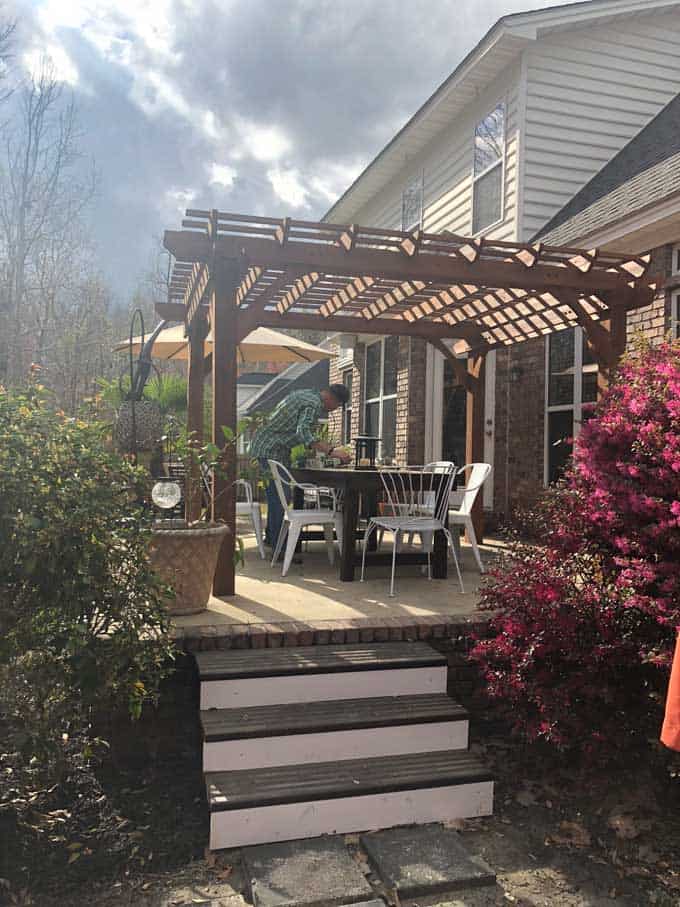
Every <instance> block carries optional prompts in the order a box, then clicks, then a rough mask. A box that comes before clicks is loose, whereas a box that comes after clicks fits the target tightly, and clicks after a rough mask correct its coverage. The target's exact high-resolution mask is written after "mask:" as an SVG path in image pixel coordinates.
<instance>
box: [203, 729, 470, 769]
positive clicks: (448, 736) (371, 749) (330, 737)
mask: <svg viewBox="0 0 680 907" xmlns="http://www.w3.org/2000/svg"><path fill="white" fill-rule="evenodd" d="M467 745H468V722H467V721H442V722H432V723H429V724H410V725H402V726H399V727H377V728H361V729H357V730H348V731H330V732H321V733H314V734H290V735H286V736H285V737H255V738H253V739H247V740H222V741H214V742H209V743H204V744H203V771H204V772H220V771H232V770H239V769H249V768H273V767H274V766H277V765H301V764H303V763H307V762H332V761H338V760H341V759H362V758H367V759H369V758H371V757H373V756H397V755H400V754H406V753H428V752H437V751H439V750H457V749H466V747H467Z"/></svg>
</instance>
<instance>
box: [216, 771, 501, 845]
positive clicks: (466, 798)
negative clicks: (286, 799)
mask: <svg viewBox="0 0 680 907" xmlns="http://www.w3.org/2000/svg"><path fill="white" fill-rule="evenodd" d="M492 810H493V781H481V782H473V783H470V784H456V785H453V786H449V787H436V788H428V789H421V790H407V791H403V790H400V791H394V792H392V793H386V794H371V795H367V796H361V797H345V798H339V799H337V800H315V801H307V802H300V803H286V804H280V805H276V806H263V807H255V808H252V809H238V810H225V811H220V812H213V813H212V814H211V816H210V848H211V850H219V849H221V848H227V847H244V846H248V845H250V844H269V843H274V842H275V841H291V840H295V839H298V838H316V837H318V836H319V835H325V834H329V835H333V834H350V833H351V832H358V831H373V830H376V829H380V828H391V827H393V826H397V825H423V824H426V823H428V822H444V821H451V820H454V819H469V818H473V817H475V816H489V815H491V813H492Z"/></svg>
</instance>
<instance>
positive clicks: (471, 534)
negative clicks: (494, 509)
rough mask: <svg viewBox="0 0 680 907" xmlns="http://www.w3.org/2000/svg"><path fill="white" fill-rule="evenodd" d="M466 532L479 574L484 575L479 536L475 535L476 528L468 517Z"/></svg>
mask: <svg viewBox="0 0 680 907" xmlns="http://www.w3.org/2000/svg"><path fill="white" fill-rule="evenodd" d="M465 531H466V532H467V537H468V539H469V540H470V544H471V545H472V553H473V554H474V556H475V560H476V561H477V566H478V567H479V572H480V573H484V564H483V563H482V556H481V554H480V553H479V545H478V544H477V536H476V535H475V527H474V524H473V522H472V518H471V517H468V518H467V519H466V520H465Z"/></svg>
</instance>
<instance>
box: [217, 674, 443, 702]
mask: <svg viewBox="0 0 680 907" xmlns="http://www.w3.org/2000/svg"><path fill="white" fill-rule="evenodd" d="M446 672H447V668H446V665H441V666H433V667H423V668H396V669H392V668H390V669H387V670H375V671H342V672H336V673H330V674H313V675H303V674H294V675H292V676H284V677H250V678H238V679H234V680H209V681H205V680H204V681H202V682H201V709H233V708H251V707H254V706H259V705H283V704H285V703H291V702H330V701H332V700H334V699H369V698H371V697H374V696H409V695H418V694H420V693H445V692H446Z"/></svg>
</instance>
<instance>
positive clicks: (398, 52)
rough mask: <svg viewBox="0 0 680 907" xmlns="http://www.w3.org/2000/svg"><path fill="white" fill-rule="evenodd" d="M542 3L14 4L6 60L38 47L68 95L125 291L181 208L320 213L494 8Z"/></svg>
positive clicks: (104, 235)
mask: <svg viewBox="0 0 680 907" xmlns="http://www.w3.org/2000/svg"><path fill="white" fill-rule="evenodd" d="M546 5H550V4H549V3H548V2H546V0H32V2H30V0H14V9H15V15H16V16H17V19H18V25H19V28H18V34H17V39H16V46H15V67H17V68H20V67H24V68H31V67H35V66H36V65H37V64H38V63H39V61H40V59H41V57H42V56H43V55H44V54H49V55H50V57H51V58H52V60H53V64H54V66H55V68H56V71H57V74H58V75H59V77H60V78H61V79H63V80H64V81H65V82H67V83H68V85H69V86H70V88H71V89H72V90H73V91H74V93H75V95H76V99H77V102H78V106H79V110H80V123H81V128H82V131H83V145H84V149H85V151H86V152H87V153H88V154H89V155H91V156H93V157H94V159H95V161H96V165H97V168H98V171H99V173H100V191H99V194H98V197H97V199H96V202H95V210H94V211H93V214H94V217H93V230H94V234H95V240H96V242H97V245H98V249H99V256H98V257H99V260H100V262H101V266H102V269H103V270H104V272H105V274H106V275H107V277H108V278H109V280H110V281H111V283H112V284H113V286H114V287H115V289H116V291H117V294H118V296H119V298H120V299H121V301H123V302H124V301H126V299H127V297H128V296H129V294H130V292H131V290H132V289H133V288H134V286H135V285H136V284H137V282H138V280H139V277H140V274H141V273H142V272H143V270H144V269H145V268H147V267H148V266H149V264H150V262H151V260H152V258H153V250H154V244H155V241H156V240H157V238H158V237H159V236H160V235H161V234H162V231H163V229H164V228H165V227H177V226H178V225H179V221H180V217H181V214H182V212H183V209H184V208H185V207H187V206H194V207H201V208H208V207H217V208H220V209H222V210H230V211H240V212H247V213H260V214H271V215H282V214H293V215H296V216H298V217H316V216H320V215H322V214H323V213H324V212H325V211H326V210H327V209H328V208H329V207H330V205H331V203H332V202H333V201H334V200H335V198H336V197H337V196H338V195H339V194H340V193H341V192H342V191H343V190H344V189H345V188H346V187H347V185H348V184H349V183H350V182H351V180H352V179H353V178H354V176H356V175H357V174H358V173H359V172H360V170H361V169H362V168H363V167H364V166H365V165H366V164H367V163H368V162H369V161H370V160H371V158H372V157H373V156H374V155H375V154H376V152H377V151H379V150H380V148H381V147H382V146H383V145H384V144H385V142H386V141H388V140H389V139H390V138H391V137H392V135H393V134H394V132H395V131H396V130H397V129H398V128H399V127H400V126H401V125H402V124H403V122H404V121H405V120H406V119H407V118H408V117H409V116H411V114H412V113H413V112H414V111H415V110H416V109H417V107H418V106H420V104H421V103H422V102H423V101H424V100H425V99H426V98H427V97H428V96H429V94H431V92H432V91H433V90H434V88H435V87H436V86H437V85H438V84H439V83H440V82H441V81H442V80H443V79H444V78H445V77H446V76H447V75H448V74H449V73H450V72H451V70H452V69H454V67H455V66H456V65H457V64H458V63H459V62H460V60H461V58H462V57H463V56H464V55H465V54H466V53H467V51H468V50H470V48H471V47H472V46H473V45H474V44H475V43H476V42H477V41H478V40H479V39H480V38H481V36H482V35H483V33H484V32H485V31H486V30H487V29H488V28H489V27H490V26H491V25H492V24H493V23H494V21H495V20H496V19H498V18H499V16H501V15H503V14H505V13H510V12H517V11H519V10H525V9H534V8H538V7H543V6H546ZM7 6H8V4H7V3H5V7H6V8H7ZM9 8H10V10H11V9H12V7H11V6H10V7H9Z"/></svg>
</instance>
